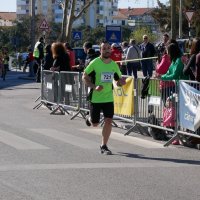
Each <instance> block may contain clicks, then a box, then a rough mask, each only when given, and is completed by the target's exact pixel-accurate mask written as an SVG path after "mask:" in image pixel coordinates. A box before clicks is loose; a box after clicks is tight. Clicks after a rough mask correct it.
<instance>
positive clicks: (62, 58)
mask: <svg viewBox="0 0 200 200" xmlns="http://www.w3.org/2000/svg"><path fill="white" fill-rule="evenodd" d="M51 50H52V55H53V60H54V61H53V66H52V67H51V68H50V70H51V71H58V72H60V71H71V68H70V58H69V55H68V54H67V52H66V48H65V46H64V44H63V43H61V42H55V43H53V44H52V46H51Z"/></svg>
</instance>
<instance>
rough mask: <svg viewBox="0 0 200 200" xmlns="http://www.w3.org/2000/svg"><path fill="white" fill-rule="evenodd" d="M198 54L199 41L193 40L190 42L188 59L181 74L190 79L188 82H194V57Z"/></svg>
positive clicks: (199, 48) (197, 39)
mask: <svg viewBox="0 0 200 200" xmlns="http://www.w3.org/2000/svg"><path fill="white" fill-rule="evenodd" d="M199 52H200V39H199V38H195V39H194V40H193V41H192V46H191V49H190V59H189V61H188V63H187V65H186V66H185V67H184V69H183V73H184V74H185V75H187V76H189V77H190V80H195V73H196V55H197V54H198V53H199Z"/></svg>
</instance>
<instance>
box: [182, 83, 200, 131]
mask: <svg viewBox="0 0 200 200" xmlns="http://www.w3.org/2000/svg"><path fill="white" fill-rule="evenodd" d="M179 84H180V85H179V86H180V87H179V99H180V101H179V120H180V126H181V127H183V128H186V129H189V130H191V131H196V130H197V129H198V128H199V127H200V114H198V113H200V103H199V102H200V91H199V90H197V89H195V88H193V87H191V86H190V85H188V84H187V83H185V82H182V81H180V82H179Z"/></svg>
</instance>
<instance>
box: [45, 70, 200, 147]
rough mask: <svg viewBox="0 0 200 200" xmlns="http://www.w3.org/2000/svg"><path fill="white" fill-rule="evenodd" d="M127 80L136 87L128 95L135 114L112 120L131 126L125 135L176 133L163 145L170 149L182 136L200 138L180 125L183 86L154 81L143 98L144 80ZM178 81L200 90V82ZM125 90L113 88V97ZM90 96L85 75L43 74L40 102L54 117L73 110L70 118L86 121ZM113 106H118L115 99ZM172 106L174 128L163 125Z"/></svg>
mask: <svg viewBox="0 0 200 200" xmlns="http://www.w3.org/2000/svg"><path fill="white" fill-rule="evenodd" d="M125 77H126V78H127V79H129V81H132V82H133V87H132V88H131V90H129V92H128V94H126V95H125V96H128V95H129V100H130V101H129V103H130V102H131V103H132V105H133V111H132V112H131V113H130V112H129V113H126V111H125V112H122V113H120V112H118V111H117V112H116V111H115V113H114V119H113V121H114V125H116V126H117V124H116V123H115V121H117V120H122V121H123V122H128V123H129V125H130V126H131V128H129V129H128V130H127V132H126V133H125V135H128V134H130V133H131V132H132V131H133V129H134V128H135V127H136V128H137V126H145V127H151V128H156V129H158V130H162V131H166V132H170V133H172V134H173V135H172V137H171V139H169V141H167V142H166V143H165V144H164V146H168V145H169V144H171V142H172V141H174V140H175V139H177V138H178V139H181V136H182V135H186V136H192V137H197V138H200V129H198V130H197V131H193V132H192V131H188V129H185V128H183V127H181V126H180V121H179V118H180V116H179V114H180V113H179V112H180V110H179V106H178V105H179V98H180V97H179V90H180V88H179V87H180V84H178V83H176V82H173V81H161V80H160V79H155V78H151V79H150V80H149V88H148V93H147V94H146V95H144V94H143V89H142V87H143V84H144V83H143V80H144V78H138V79H134V78H133V77H129V76H125ZM179 82H185V83H187V84H189V85H190V86H191V87H193V88H195V89H196V90H198V91H199V90H200V83H198V82H194V81H182V80H181V81H179ZM122 90H125V89H120V88H118V87H115V86H114V95H115V96H121V95H122V93H126V92H124V91H122ZM129 93H131V94H129ZM88 94H89V88H88V87H87V86H86V85H85V84H84V82H83V81H82V73H80V72H60V73H59V72H52V71H46V70H44V71H43V72H42V87H41V103H42V104H44V105H46V106H47V107H48V105H49V104H50V105H53V106H54V108H53V111H52V113H51V114H53V113H55V112H56V111H57V110H60V111H61V112H62V113H64V112H65V113H68V114H69V110H73V113H74V112H75V114H74V115H73V116H72V118H71V119H74V118H75V117H77V116H78V115H79V114H80V115H81V117H83V118H85V116H86V114H88V113H89V102H88V100H87V96H88ZM124 98H126V97H124ZM169 102H171V103H170V105H168V104H169ZM114 104H117V102H116V100H115V101H114ZM125 104H126V106H127V105H128V104H127V103H125ZM122 106H123V108H124V106H125V105H124V104H123V105H122ZM170 106H173V111H174V116H173V117H174V120H173V123H172V124H173V125H170V126H167V125H165V124H164V118H163V116H164V109H166V108H170ZM152 118H153V119H154V120H152ZM155 119H156V120H155Z"/></svg>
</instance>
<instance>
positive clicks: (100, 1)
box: [17, 0, 118, 28]
mask: <svg viewBox="0 0 200 200" xmlns="http://www.w3.org/2000/svg"><path fill="white" fill-rule="evenodd" d="M35 1H36V2H35V14H36V15H37V14H41V15H43V16H44V17H45V19H46V20H47V21H54V22H56V23H61V22H62V18H63V9H62V7H61V6H60V5H59V4H58V2H59V1H56V0H35ZM30 3H31V1H30V0H17V18H18V19H19V18H20V17H22V16H24V15H30V13H31V5H30ZM84 5H85V0H77V5H76V13H79V12H80V10H81V7H82V6H84ZM117 7H118V0H95V2H94V3H93V4H92V5H91V6H90V8H89V9H88V10H87V12H86V13H84V14H83V15H82V17H81V18H79V19H78V20H76V21H75V23H74V27H76V26H80V25H86V26H90V27H92V28H95V27H97V26H106V25H112V24H114V21H113V16H115V15H117Z"/></svg>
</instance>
